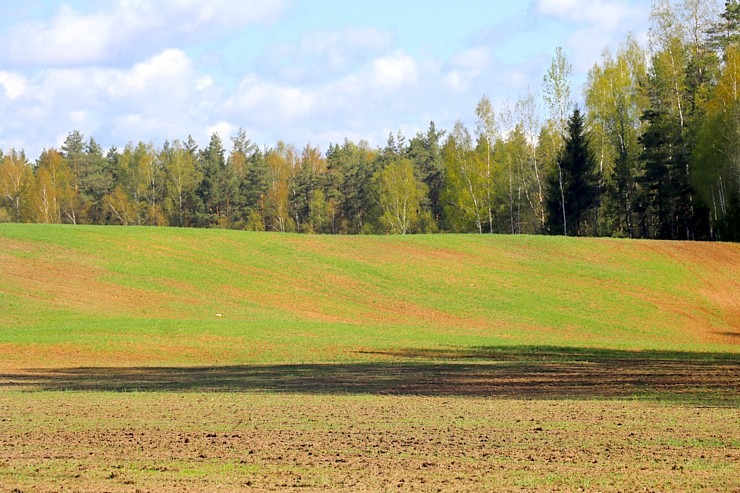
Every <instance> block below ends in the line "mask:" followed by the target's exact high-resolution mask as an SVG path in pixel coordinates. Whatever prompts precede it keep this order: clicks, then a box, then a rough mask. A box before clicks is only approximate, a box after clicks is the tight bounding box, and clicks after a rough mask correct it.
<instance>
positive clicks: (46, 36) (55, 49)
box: [0, 0, 290, 67]
mask: <svg viewBox="0 0 740 493" xmlns="http://www.w3.org/2000/svg"><path fill="white" fill-rule="evenodd" d="M289 1H290V0H242V1H233V0H209V1H207V2H204V1H194V0H164V1H154V0H141V1H138V0H119V1H118V2H116V4H115V6H114V8H112V9H111V8H108V9H106V10H100V11H95V12H89V13H88V12H79V11H76V10H73V9H72V8H71V7H69V6H66V5H62V6H61V7H60V8H59V10H58V11H57V12H56V14H55V15H54V16H53V17H52V18H50V19H47V20H46V21H31V22H26V23H23V24H19V25H16V26H14V27H13V28H11V29H10V30H9V32H8V33H7V36H6V42H5V47H4V49H2V48H0V57H2V58H4V59H5V60H6V61H7V62H10V63H12V64H15V65H18V66H44V67H49V66H80V65H89V64H106V65H110V64H115V63H116V59H119V58H128V57H132V56H135V54H136V53H142V52H143V53H148V54H151V53H153V52H156V51H157V50H161V49H163V48H166V47H168V46H172V45H173V44H175V43H182V42H183V41H185V40H187V39H200V38H204V37H208V36H211V35H223V34H224V33H225V32H228V31H230V30H233V29H235V28H239V27H242V26H245V25H247V24H249V23H254V22H269V21H271V20H273V19H275V18H276V17H277V16H278V15H279V14H281V13H282V12H284V10H285V9H286V7H287V5H288V4H289Z"/></svg>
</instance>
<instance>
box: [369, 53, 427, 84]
mask: <svg viewBox="0 0 740 493" xmlns="http://www.w3.org/2000/svg"><path fill="white" fill-rule="evenodd" d="M417 77H418V72H417V68H416V60H414V59H413V58H412V57H410V56H409V55H407V54H405V53H403V52H402V51H396V52H395V53H393V54H392V55H390V56H387V57H383V58H378V59H376V60H374V61H373V64H372V80H373V82H374V83H375V85H376V86H378V87H380V88H382V89H385V90H394V89H397V88H399V87H400V86H403V85H406V84H415V83H416V81H417Z"/></svg>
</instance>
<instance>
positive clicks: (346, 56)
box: [257, 27, 394, 84]
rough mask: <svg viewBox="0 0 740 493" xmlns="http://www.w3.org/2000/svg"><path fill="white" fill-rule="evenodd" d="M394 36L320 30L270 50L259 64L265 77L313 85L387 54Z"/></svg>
mask: <svg viewBox="0 0 740 493" xmlns="http://www.w3.org/2000/svg"><path fill="white" fill-rule="evenodd" d="M393 40H394V36H393V34H392V33H391V32H389V31H383V30H380V29H375V28H366V27H346V28H343V29H340V30H333V31H329V30H318V31H311V32H308V33H306V34H303V35H302V36H301V37H300V39H299V40H297V41H295V42H289V43H281V44H278V45H276V46H273V47H271V48H269V49H268V50H267V51H266V53H265V54H264V55H263V56H262V57H261V58H260V59H259V60H258V61H257V68H259V69H261V72H262V73H263V74H265V76H269V75H272V76H274V77H276V78H280V79H282V80H285V81H291V82H296V83H303V84H306V83H308V84H311V83H316V82H318V81H325V80H330V79H336V77H337V76H340V77H341V76H342V75H343V74H346V73H348V72H350V71H352V70H356V69H357V68H358V67H359V66H362V65H363V64H365V63H367V62H368V61H369V60H371V59H372V58H374V57H377V56H379V55H381V54H383V53H385V52H387V51H388V50H389V49H390V48H391V47H392V44H393Z"/></svg>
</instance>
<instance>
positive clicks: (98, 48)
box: [0, 0, 650, 159]
mask: <svg viewBox="0 0 740 493" xmlns="http://www.w3.org/2000/svg"><path fill="white" fill-rule="evenodd" d="M649 12H650V2H649V1H647V0H531V1H529V2H526V1H520V2H517V1H505V2H500V1H496V0H457V1H454V2H450V1H442V0H427V1H423V2H422V1H418V2H417V1H413V2H412V1H403V0H400V1H399V0H395V1H390V0H354V1H351V2H347V1H339V0H209V1H203V0H159V1H155V0H111V1H107V2H106V1H93V0H77V1H67V2H52V1H44V0H9V1H8V0H6V1H4V2H2V3H1V4H0V36H2V39H3V40H4V42H3V43H2V46H0V148H3V149H9V148H10V147H15V148H23V149H25V150H26V151H27V154H28V155H29V157H30V158H32V159H35V158H36V157H37V156H38V153H39V152H40V151H41V150H42V149H43V148H50V147H58V146H59V145H60V144H61V142H62V141H63V140H64V138H65V136H66V135H67V134H68V133H69V132H70V131H71V130H80V131H81V132H83V133H84V134H85V135H86V136H93V137H95V139H96V140H97V141H98V142H99V143H100V144H102V145H103V146H104V147H109V146H112V145H115V146H118V147H122V146H124V145H125V144H126V143H127V142H128V141H134V142H137V141H139V140H142V141H145V142H150V141H151V142H153V143H154V144H155V145H156V146H158V147H159V146H161V145H162V143H163V142H164V141H165V140H170V141H171V140H174V139H181V140H184V139H186V138H187V136H188V135H192V136H193V137H194V138H195V139H196V141H197V142H198V143H199V144H201V145H205V144H207V142H208V138H209V136H210V134H211V133H213V132H219V133H220V134H221V136H222V138H223V139H224V142H225V143H226V144H227V146H228V143H229V137H230V136H232V135H234V134H235V132H236V131H237V129H238V128H244V129H245V130H246V132H247V135H248V136H249V137H250V138H251V139H252V140H253V141H254V142H256V143H258V144H259V145H267V146H271V145H274V144H275V143H276V142H277V140H278V139H282V140H284V141H286V142H287V143H289V144H294V145H296V146H297V147H302V146H304V145H305V144H307V143H311V144H313V145H318V146H319V147H321V148H322V149H323V150H325V149H326V147H327V146H328V144H329V143H332V142H341V141H343V140H344V139H345V138H349V139H351V140H355V141H357V140H360V139H365V140H368V141H369V142H370V143H371V144H372V145H383V144H384V142H385V139H386V137H387V135H388V133H389V132H391V131H392V132H394V133H395V132H396V131H398V130H401V131H402V132H403V133H404V134H406V135H409V136H411V135H414V134H415V133H416V132H417V131H419V130H424V129H426V127H427V126H428V124H429V121H430V120H434V121H435V123H436V124H437V126H438V127H441V128H448V129H449V128H451V127H452V125H453V123H454V121H455V120H457V119H461V120H462V121H463V122H465V123H466V124H467V125H469V127H470V128H471V129H472V128H473V127H474V119H475V117H474V110H475V104H476V102H477V101H478V100H479V99H480V97H481V96H482V95H483V94H487V95H488V96H489V97H490V98H491V100H492V101H493V102H494V106H495V107H497V108H498V109H500V108H501V107H503V105H504V101H506V100H507V99H508V100H509V101H512V102H513V101H515V100H516V99H517V98H519V97H522V96H523V95H525V94H526V93H527V91H532V92H534V93H539V91H540V89H541V84H542V78H543V75H544V73H545V71H546V69H547V66H548V65H549V62H550V59H551V58H552V56H553V54H554V52H555V48H556V47H558V46H562V47H563V48H564V50H565V52H566V53H567V55H568V57H569V59H570V61H571V62H572V63H573V65H574V68H575V78H574V87H573V92H574V95H575V96H576V97H577V98H578V97H580V94H581V90H582V84H583V81H584V80H585V77H586V73H587V71H588V69H589V68H590V67H591V66H593V64H594V63H595V62H597V61H598V60H599V57H600V54H601V53H602V51H603V50H604V49H605V48H607V47H609V48H611V49H612V50H614V49H616V48H617V47H618V46H619V44H620V43H621V42H623V41H624V39H625V38H626V36H627V34H628V33H629V32H632V33H634V34H635V35H636V36H637V38H638V39H640V40H644V39H646V32H647V28H648V22H649Z"/></svg>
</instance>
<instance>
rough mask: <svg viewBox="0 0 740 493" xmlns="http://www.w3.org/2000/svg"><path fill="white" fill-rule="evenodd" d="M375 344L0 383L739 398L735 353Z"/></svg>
mask: <svg viewBox="0 0 740 493" xmlns="http://www.w3.org/2000/svg"><path fill="white" fill-rule="evenodd" d="M370 354H372V355H374V356H375V357H377V358H378V359H380V360H381V361H375V362H364V363H344V364H342V363H338V364H289V365H288V364H286V365H245V366H211V367H160V368H150V367H138V368H92V367H91V368H64V369H36V370H19V371H15V372H4V373H0V389H18V390H27V391H40V390H44V391H49V390H52V391H70V390H71V391H109V392H131V391H145V392H147V391H149V392H273V393H307V394H327V395H332V394H370V395H425V396H479V397H494V398H510V399H514V398H516V399H545V398H547V399H553V398H562V399H596V398H645V399H657V400H676V401H689V402H705V403H707V404H722V403H725V404H730V405H740V355H736V354H724V353H688V352H686V353H682V352H656V351H639V352H635V351H614V350H601V349H586V348H561V347H543V346H517V347H482V348H470V349H459V350H455V349H453V350H444V349H441V350H438V349H434V350H431V349H430V350H423V349H408V350H399V351H387V352H375V353H370ZM365 356H367V354H366V355H365Z"/></svg>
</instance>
